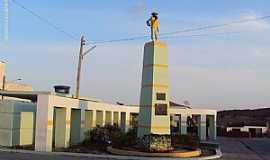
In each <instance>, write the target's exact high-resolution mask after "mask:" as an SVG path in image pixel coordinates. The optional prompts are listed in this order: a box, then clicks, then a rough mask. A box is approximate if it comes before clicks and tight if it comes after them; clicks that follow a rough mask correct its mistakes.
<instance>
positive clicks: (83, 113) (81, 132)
mask: <svg viewBox="0 0 270 160" xmlns="http://www.w3.org/2000/svg"><path fill="white" fill-rule="evenodd" d="M85 131H86V130H85V110H84V109H81V131H80V142H82V141H83V140H84V133H85Z"/></svg>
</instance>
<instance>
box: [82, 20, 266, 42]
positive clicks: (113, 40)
mask: <svg viewBox="0 0 270 160" xmlns="http://www.w3.org/2000/svg"><path fill="white" fill-rule="evenodd" d="M269 18H270V16H263V17H258V18H253V19H243V20H239V21H233V22H228V23H222V24H215V25H206V26H201V27H196V28H189V29H183V30H178V31H173V32H165V33H161V34H160V38H162V37H163V38H164V36H167V38H168V36H169V35H175V34H179V33H188V32H194V31H202V30H209V29H214V28H221V27H226V26H231V25H234V24H241V23H247V22H252V21H259V20H264V19H269ZM180 36H183V35H180ZM180 36H179V37H180ZM190 36H192V35H190ZM148 37H150V36H149V35H142V36H134V37H129V38H121V39H112V40H103V41H95V42H90V43H87V44H88V45H89V44H95V45H97V44H104V43H113V42H124V41H133V40H139V39H145V38H148Z"/></svg>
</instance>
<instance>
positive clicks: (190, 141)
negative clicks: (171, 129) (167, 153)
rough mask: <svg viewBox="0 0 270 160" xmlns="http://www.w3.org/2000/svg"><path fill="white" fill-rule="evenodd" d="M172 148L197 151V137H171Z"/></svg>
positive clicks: (178, 135)
mask: <svg viewBox="0 0 270 160" xmlns="http://www.w3.org/2000/svg"><path fill="white" fill-rule="evenodd" d="M171 138H172V146H173V147H175V148H179V147H185V148H189V149H197V148H198V147H199V139H198V137H194V136H191V135H189V134H187V135H186V134H185V135H181V134H176V135H171Z"/></svg>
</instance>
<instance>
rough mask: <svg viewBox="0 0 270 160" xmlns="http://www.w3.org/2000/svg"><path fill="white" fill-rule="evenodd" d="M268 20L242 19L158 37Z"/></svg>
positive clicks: (266, 17) (260, 18)
mask: <svg viewBox="0 0 270 160" xmlns="http://www.w3.org/2000/svg"><path fill="white" fill-rule="evenodd" d="M269 18H270V16H263V17H258V18H252V19H243V20H239V21H233V22H228V23H222V24H216V25H207V26H202V27H197V28H191V29H184V30H179V31H173V32H167V33H162V34H160V35H173V34H178V33H187V32H193V31H200V30H207V29H214V28H220V27H226V26H231V25H234V24H241V23H246V22H252V21H259V20H263V19H269Z"/></svg>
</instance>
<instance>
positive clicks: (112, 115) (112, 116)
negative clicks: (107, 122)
mask: <svg viewBox="0 0 270 160" xmlns="http://www.w3.org/2000/svg"><path fill="white" fill-rule="evenodd" d="M113 121H114V112H113V111H111V125H113Z"/></svg>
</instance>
